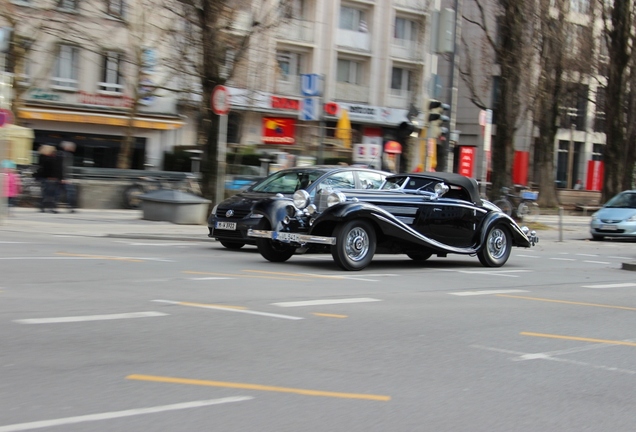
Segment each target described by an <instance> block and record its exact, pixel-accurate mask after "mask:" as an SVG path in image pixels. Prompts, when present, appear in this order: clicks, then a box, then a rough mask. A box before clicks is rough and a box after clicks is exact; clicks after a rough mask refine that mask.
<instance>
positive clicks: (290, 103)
mask: <svg viewBox="0 0 636 432" xmlns="http://www.w3.org/2000/svg"><path fill="white" fill-rule="evenodd" d="M272 108H273V109H282V110H292V111H298V110H299V109H300V101H299V100H298V99H289V98H286V97H280V96H272Z"/></svg>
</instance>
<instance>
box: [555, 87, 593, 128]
mask: <svg viewBox="0 0 636 432" xmlns="http://www.w3.org/2000/svg"><path fill="white" fill-rule="evenodd" d="M587 94H588V88H587V86H586V85H584V84H575V83H573V84H569V85H568V86H567V88H566V90H565V94H564V96H563V101H562V104H561V107H560V120H561V122H560V127H561V128H565V129H570V128H571V127H572V125H574V128H575V129H576V130H580V131H582V130H585V117H586V115H587Z"/></svg>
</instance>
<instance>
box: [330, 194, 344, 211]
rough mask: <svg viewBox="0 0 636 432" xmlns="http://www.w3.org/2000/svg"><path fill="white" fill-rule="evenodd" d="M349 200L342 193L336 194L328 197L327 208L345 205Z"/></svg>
mask: <svg viewBox="0 0 636 432" xmlns="http://www.w3.org/2000/svg"><path fill="white" fill-rule="evenodd" d="M346 200H347V197H346V196H345V195H344V194H343V193H342V192H334V193H331V194H329V196H328V197H327V207H331V206H334V205H336V204H340V203H343V202H345V201H346Z"/></svg>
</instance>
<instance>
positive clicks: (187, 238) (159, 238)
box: [104, 234, 216, 242]
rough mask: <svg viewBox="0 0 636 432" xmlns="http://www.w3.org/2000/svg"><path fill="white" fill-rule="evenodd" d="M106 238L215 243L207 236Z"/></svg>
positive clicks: (159, 235) (135, 235) (160, 235)
mask: <svg viewBox="0 0 636 432" xmlns="http://www.w3.org/2000/svg"><path fill="white" fill-rule="evenodd" d="M104 237H107V238H120V239H131V240H169V241H192V242H194V241H202V242H215V241H216V240H214V239H211V238H209V237H207V236H203V235H202V236H201V237H193V236H176V235H163V234H106V235H104Z"/></svg>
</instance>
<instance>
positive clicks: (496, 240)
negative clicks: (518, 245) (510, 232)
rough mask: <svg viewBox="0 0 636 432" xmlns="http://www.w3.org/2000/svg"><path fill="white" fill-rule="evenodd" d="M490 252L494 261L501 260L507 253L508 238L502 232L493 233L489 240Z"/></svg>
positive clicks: (493, 231) (496, 230)
mask: <svg viewBox="0 0 636 432" xmlns="http://www.w3.org/2000/svg"><path fill="white" fill-rule="evenodd" d="M488 252H489V253H490V256H492V257H493V258H494V259H499V258H501V257H502V256H503V255H504V253H505V252H506V236H505V234H504V232H503V231H502V230H500V229H495V230H492V231H491V233H490V238H489V239H488Z"/></svg>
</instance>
